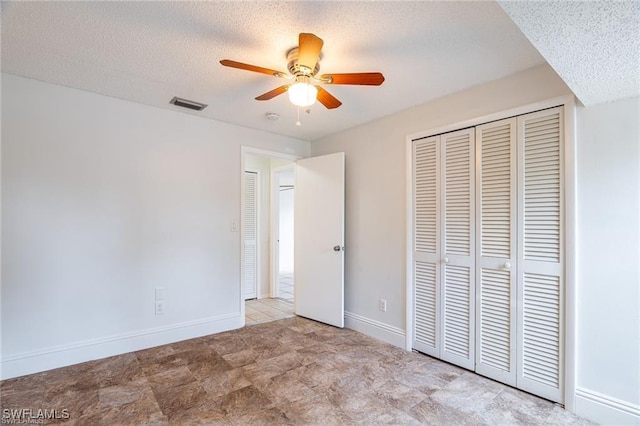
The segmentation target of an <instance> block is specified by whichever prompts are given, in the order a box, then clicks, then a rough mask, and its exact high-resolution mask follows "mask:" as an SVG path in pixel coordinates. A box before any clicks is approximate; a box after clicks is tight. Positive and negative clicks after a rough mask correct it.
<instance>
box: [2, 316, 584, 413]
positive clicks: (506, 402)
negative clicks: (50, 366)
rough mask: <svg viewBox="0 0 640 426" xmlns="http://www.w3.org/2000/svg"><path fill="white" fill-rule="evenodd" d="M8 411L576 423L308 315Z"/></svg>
mask: <svg viewBox="0 0 640 426" xmlns="http://www.w3.org/2000/svg"><path fill="white" fill-rule="evenodd" d="M0 394H1V396H2V401H1V403H2V408H4V409H11V408H32V409H34V410H37V409H44V408H46V409H49V410H52V409H58V410H62V409H67V410H68V413H69V416H70V418H69V419H68V420H65V421H63V422H62V421H60V423H62V424H64V425H100V424H103V425H129V424H131V425H141V424H144V425H167V424H176V425H193V424H214V425H215V424H221V425H261V424H262V425H278V424H291V425H322V426H328V425H352V424H353V425H358V424H360V425H379V424H396V425H412V424H438V425H440V424H447V425H449V424H451V425H454V424H455V425H460V424H474V425H480V424H490V425H516V424H558V425H560V424H562V425H566V424H573V425H585V424H590V423H589V422H587V421H585V420H583V419H580V418H577V417H575V416H573V415H571V414H570V413H568V412H567V411H565V410H563V409H562V408H560V407H559V406H557V405H555V404H553V403H551V402H548V401H545V400H543V399H539V398H536V397H534V396H531V395H529V394H526V393H524V392H520V391H518V390H515V389H513V388H510V387H507V386H503V385H501V384H498V383H496V382H494V381H491V380H488V379H485V378H483V377H480V376H477V375H475V374H472V373H470V372H467V371H465V370H462V369H460V368H457V367H454V366H452V365H449V364H446V363H443V362H440V361H437V360H435V359H433V358H430V357H427V356H425V355H421V354H416V353H411V352H405V351H403V350H401V349H399V348H396V347H394V346H391V345H387V344H384V343H381V342H379V341H377V340H374V339H372V338H370V337H367V336H365V335H363V334H360V333H357V332H355V331H352V330H347V329H338V328H334V327H330V326H327V325H323V324H319V323H316V322H314V321H310V320H307V319H303V318H300V317H291V318H286V319H282V320H278V321H272V322H267V323H262V324H256V325H253V326H249V327H244V328H242V329H239V330H234V331H229V332H225V333H220V334H215V335H211V336H206V337H202V338H198V339H192V340H187V341H184V342H178V343H174V344H170V345H165V346H159V347H156V348H152V349H147V350H143V351H138V352H134V353H128V354H124V355H119V356H115V357H111V358H106V359H102V360H97V361H91V362H87V363H83V364H79V365H75V366H71V367H65V368H59V369H56V370H51V371H47V372H43V373H38V374H33V375H30V376H25V377H20V378H16V379H9V380H5V381H3V382H1V383H0Z"/></svg>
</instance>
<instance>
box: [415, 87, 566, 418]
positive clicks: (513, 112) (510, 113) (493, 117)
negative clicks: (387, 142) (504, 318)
mask: <svg viewBox="0 0 640 426" xmlns="http://www.w3.org/2000/svg"><path fill="white" fill-rule="evenodd" d="M561 105H564V106H565V108H564V109H565V116H564V119H565V122H564V129H565V130H564V131H565V135H564V136H565V140H564V150H565V152H564V154H565V155H564V164H565V167H566V169H565V179H566V180H565V200H566V201H565V203H566V204H565V209H566V210H565V218H566V221H565V229H566V231H565V239H566V240H565V242H564V243H565V247H566V251H565V256H566V257H565V259H564V261H565V291H566V293H565V371H564V374H565V377H564V379H565V380H564V386H565V392H564V403H565V408H566V409H567V410H568V411H571V412H576V397H575V395H576V313H577V310H576V300H577V295H576V250H577V247H576V226H577V207H576V194H577V192H576V134H577V133H576V111H575V110H576V103H575V98H574V96H573V95H565V96H559V97H556V98H552V99H547V100H543V101H539V102H534V103H531V104H527V105H523V106H519V107H515V108H511V109H507V110H503V111H498V112H495V113H492V114H488V115H483V116H479V117H476V118H472V119H469V120H465V121H459V122H455V123H452V124H448V125H445V126H440V127H436V128H431V129H427V130H424V131H420V132H416V133H411V134H409V135H407V137H406V147H407V148H406V149H407V152H406V162H407V163H406V169H407V176H406V179H407V231H406V236H407V241H406V249H407V253H406V257H407V262H406V272H407V273H406V299H407V306H406V312H407V315H406V321H407V323H406V327H405V328H406V330H407V334H406V342H405V345H406V349H407V350H411V349H412V343H413V342H412V337H411V336H412V334H413V329H414V324H413V310H414V309H413V308H414V307H413V292H414V289H413V261H414V253H413V234H412V229H413V214H412V212H413V206H414V202H415V201H414V197H413V191H412V190H411V188H412V182H413V181H412V172H413V165H412V155H411V153H412V151H411V146H412V145H411V144H412V142H413V140H415V139H420V138H426V137H429V136H434V135H439V134H442V133H447V132H451V131H455V130H461V129H464V128H466V127H474V126H477V125H480V124H484V123H488V122H491V121H497V120H502V119H505V118H509V117H515V116H518V115H523V114H527V113H530V112H534V111H538V110H542V109H547V108H552V107H556V106H561Z"/></svg>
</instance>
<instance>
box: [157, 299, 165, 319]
mask: <svg viewBox="0 0 640 426" xmlns="http://www.w3.org/2000/svg"><path fill="white" fill-rule="evenodd" d="M162 314H164V300H156V315H162Z"/></svg>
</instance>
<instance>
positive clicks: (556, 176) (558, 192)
mask: <svg viewBox="0 0 640 426" xmlns="http://www.w3.org/2000/svg"><path fill="white" fill-rule="evenodd" d="M562 152H563V114H562V107H558V108H553V109H548V110H544V111H539V112H536V113H532V114H527V115H523V116H520V117H518V175H519V176H518V185H519V188H518V235H519V239H518V271H517V275H518V278H517V280H518V308H519V312H518V345H517V346H518V348H517V356H518V360H517V363H518V369H517V382H518V387H519V388H521V389H523V390H526V391H529V392H531V393H534V394H536V395H540V396H542V397H544V398H547V399H550V400H553V401H556V402H562V401H563V361H564V360H563V357H564V348H563V342H564V338H563V323H564V321H563V319H564V318H563V317H564V315H563V314H564V312H563V309H562V306H563V305H564V274H563V261H562V259H563V250H564V247H563V238H562V235H563V232H564V229H563V228H564V226H563V208H564V206H563V194H562V188H563V173H562V171H563V167H562V164H563V163H562V161H563V155H562Z"/></svg>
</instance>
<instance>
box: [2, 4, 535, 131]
mask: <svg viewBox="0 0 640 426" xmlns="http://www.w3.org/2000/svg"><path fill="white" fill-rule="evenodd" d="M300 32H312V33H315V34H317V35H318V36H320V37H321V38H323V39H324V42H325V44H324V48H323V59H322V61H321V64H320V65H321V72H334V73H336V72H337V73H339V72H363V71H381V72H382V73H384V75H385V77H386V81H385V83H384V84H383V85H382V86H380V87H362V86H360V87H357V86H328V87H327V89H328V90H329V91H330V92H331V93H332V94H333V95H335V96H336V97H337V98H339V99H340V100H341V101H342V102H343V105H342V106H341V107H340V108H338V109H335V110H332V111H329V110H326V109H325V108H324V107H322V106H321V105H318V104H316V105H314V106H312V107H311V113H310V114H309V115H307V114H305V113H304V112H303V114H302V126H301V127H296V126H295V121H296V112H297V111H296V108H295V107H293V106H292V105H291V104H290V103H289V102H288V99H287V96H286V95H283V96H280V97H278V98H276V99H273V100H271V101H264V102H259V101H255V100H254V98H255V97H256V96H257V95H259V94H262V93H264V92H266V91H268V90H271V89H273V88H275V87H277V86H279V85H280V84H282V80H279V79H276V78H274V77H270V76H267V75H262V74H256V73H251V72H247V71H241V70H236V69H231V68H225V67H223V66H221V65H220V64H219V60H220V59H223V58H228V59H233V60H236V61H240V62H247V63H250V64H255V65H260V66H263V67H267V68H273V69H282V70H286V59H285V53H286V52H287V50H289V49H290V48H291V47H293V46H296V45H297V40H298V33H300ZM543 62H544V59H543V58H542V57H541V56H540V55H539V54H538V53H537V51H536V50H535V48H533V47H532V46H531V44H530V43H529V42H528V41H527V39H526V38H525V37H524V35H522V33H521V32H520V31H519V30H518V28H517V27H516V26H515V25H514V24H513V23H512V21H511V20H510V19H509V17H508V16H507V15H506V13H505V12H504V11H503V10H502V9H501V8H500V6H499V5H498V4H497V3H494V2H323V1H320V2H285V1H278V2H220V1H216V2H134V1H130V2H6V1H3V2H2V70H3V71H4V72H7V73H11V74H16V75H20V76H25V77H30V78H34V79H38V80H43V81H47V82H52V83H56V84H61V85H64V86H69V87H74V88H78V89H83V90H88V91H92V92H96V93H101V94H105V95H109V96H114V97H117V98H122V99H127V100H130V101H133V102H139V103H143V104H147V105H155V106H158V107H161V108H168V109H177V107H175V106H173V105H169V100H171V98H172V97H173V96H179V97H183V98H187V99H192V100H195V101H200V102H203V103H205V104H208V105H209V107H208V108H207V109H205V110H204V111H203V112H193V114H196V115H202V116H205V117H209V118H213V119H217V120H222V121H226V122H232V123H237V124H240V125H244V126H248V127H253V128H257V129H262V130H266V131H270V132H274V133H279V134H284V135H289V136H294V137H299V138H302V139H307V140H314V139H317V138H319V137H322V136H324V135H327V134H330V133H334V132H337V131H340V130H343V129H346V128H349V127H352V126H355V125H358V124H361V123H364V122H367V121H370V120H373V119H376V118H379V117H383V116H386V115H389V114H392V113H394V112H396V111H399V110H402V109H405V108H408V107H410V106H413V105H416V104H420V103H423V102H425V101H428V100H430V99H434V98H437V97H440V96H443V95H445V94H448V93H451V92H456V91H459V90H462V89H464V88H467V87H470V86H473V85H477V84H480V83H483V82H486V81H490V80H495V79H498V78H501V77H504V76H507V75H510V74H513V73H516V72H518V71H521V70H524V69H527V68H531V67H533V66H535V65H538V64H541V63H543ZM180 110H181V111H185V110H182V109H180ZM267 112H276V113H278V114H280V120H278V121H277V122H271V121H268V120H267V119H266V118H265V113H267ZM186 113H191V112H186Z"/></svg>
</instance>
